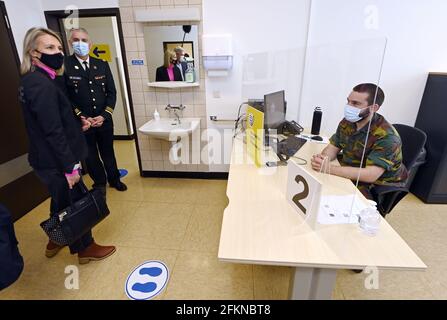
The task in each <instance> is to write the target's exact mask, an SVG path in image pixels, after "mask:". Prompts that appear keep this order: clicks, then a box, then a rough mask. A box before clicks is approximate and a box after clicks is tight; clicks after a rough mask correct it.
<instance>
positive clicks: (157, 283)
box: [126, 261, 169, 300]
mask: <svg viewBox="0 0 447 320" xmlns="http://www.w3.org/2000/svg"><path fill="white" fill-rule="evenodd" d="M168 280H169V270H168V268H167V266H166V265H165V264H164V263H163V262H161V261H146V262H145V263H143V264H141V265H140V266H138V267H137V268H135V269H134V270H133V271H132V273H131V274H129V276H128V277H127V280H126V294H127V296H128V297H129V298H131V299H134V300H148V299H152V298H154V297H156V296H157V295H159V294H160V292H162V291H163V290H164V289H165V288H166V284H167V282H168Z"/></svg>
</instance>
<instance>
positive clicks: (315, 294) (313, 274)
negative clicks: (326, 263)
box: [289, 268, 337, 300]
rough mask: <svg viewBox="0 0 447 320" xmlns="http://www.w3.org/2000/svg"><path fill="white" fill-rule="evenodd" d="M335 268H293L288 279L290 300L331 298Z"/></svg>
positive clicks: (335, 274) (335, 273)
mask: <svg viewBox="0 0 447 320" xmlns="http://www.w3.org/2000/svg"><path fill="white" fill-rule="evenodd" d="M336 276H337V270H336V269H318V268H295V273H294V274H293V275H292V277H291V280H290V287H289V288H290V289H289V298H290V299H291V300H331V299H332V290H333V289H334V285H335V278H336Z"/></svg>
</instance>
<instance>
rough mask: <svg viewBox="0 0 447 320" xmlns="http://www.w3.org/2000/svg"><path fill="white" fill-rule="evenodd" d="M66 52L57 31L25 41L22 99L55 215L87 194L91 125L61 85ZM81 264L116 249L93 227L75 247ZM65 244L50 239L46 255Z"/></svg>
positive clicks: (33, 158)
mask: <svg viewBox="0 0 447 320" xmlns="http://www.w3.org/2000/svg"><path fill="white" fill-rule="evenodd" d="M63 63H64V54H63V51H62V41H61V39H60V37H59V36H58V35H57V34H56V33H54V32H53V31H51V30H48V29H43V28H32V29H30V30H29V31H28V32H27V34H26V36H25V40H24V44H23V61H22V64H21V67H20V71H21V74H22V80H21V86H20V100H21V102H22V107H23V113H24V118H25V125H26V129H27V132H28V138H29V156H28V160H29V163H30V165H31V167H33V169H34V172H35V173H36V175H37V176H38V177H39V178H40V180H41V181H42V182H43V183H44V184H45V185H46V186H47V188H48V191H49V194H50V196H51V207H50V214H51V215H53V214H57V213H58V212H60V211H61V210H63V209H64V208H66V207H68V206H69V204H70V196H71V198H72V200H73V201H76V200H77V199H79V198H80V197H81V196H82V191H81V189H80V186H79V184H78V182H79V179H80V173H79V170H80V162H81V161H82V160H84V159H85V158H86V156H87V146H86V143H85V138H84V135H83V133H82V131H83V130H87V129H88V128H89V123H88V122H87V121H86V120H85V119H78V118H76V117H75V115H74V113H73V110H72V106H71V104H70V101H69V100H68V99H67V97H66V96H65V94H64V92H63V90H61V88H60V87H59V86H57V85H56V80H57V78H58V75H61V74H62V73H63ZM69 247H70V252H71V253H72V254H78V259H79V263H88V262H89V261H90V260H101V259H104V258H106V257H108V256H110V255H112V254H113V253H114V252H115V250H116V249H115V247H113V246H107V247H105V246H99V245H97V244H96V243H95V242H94V241H93V238H92V233H91V231H89V232H87V233H86V234H85V235H84V236H82V237H81V238H80V239H79V240H77V241H76V242H74V243H72V244H71V245H70V246H69ZM61 249H62V247H60V246H58V245H57V244H55V243H53V242H51V241H49V242H48V244H47V247H46V252H45V254H46V256H47V257H49V258H51V257H54V256H55V255H56V254H57V253H58V252H59V251H60V250H61Z"/></svg>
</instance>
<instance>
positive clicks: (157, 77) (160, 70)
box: [155, 67, 166, 81]
mask: <svg viewBox="0 0 447 320" xmlns="http://www.w3.org/2000/svg"><path fill="white" fill-rule="evenodd" d="M163 71H164V67H158V68H157V72H156V74H155V81H166V79H165V78H164V77H163Z"/></svg>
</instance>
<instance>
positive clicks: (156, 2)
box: [146, 0, 160, 7]
mask: <svg viewBox="0 0 447 320" xmlns="http://www.w3.org/2000/svg"><path fill="white" fill-rule="evenodd" d="M146 6H148V7H149V6H160V0H146Z"/></svg>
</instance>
